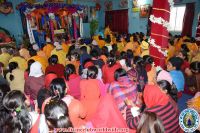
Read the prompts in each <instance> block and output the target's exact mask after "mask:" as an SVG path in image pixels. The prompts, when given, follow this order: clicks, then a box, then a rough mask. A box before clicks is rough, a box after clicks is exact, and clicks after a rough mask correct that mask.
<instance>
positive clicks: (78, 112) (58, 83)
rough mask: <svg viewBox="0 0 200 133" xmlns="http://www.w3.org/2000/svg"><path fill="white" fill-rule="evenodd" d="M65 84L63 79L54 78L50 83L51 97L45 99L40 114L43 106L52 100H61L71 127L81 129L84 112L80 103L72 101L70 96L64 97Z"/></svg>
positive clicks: (83, 123) (83, 122)
mask: <svg viewBox="0 0 200 133" xmlns="http://www.w3.org/2000/svg"><path fill="white" fill-rule="evenodd" d="M66 89H67V88H66V84H65V81H64V79H62V78H56V79H54V80H53V81H52V82H51V85H50V93H51V97H50V98H48V99H46V100H45V102H44V103H43V105H42V112H44V108H45V106H46V105H47V104H48V102H49V101H50V100H51V99H52V98H53V99H58V100H62V101H64V102H65V103H66V104H67V107H68V109H69V117H70V120H71V122H72V124H73V127H77V128H78V127H81V126H83V125H85V121H84V118H85V117H86V110H85V108H84V107H83V105H82V104H81V102H80V101H78V100H76V99H74V98H73V97H72V96H70V95H66V91H67V90H66Z"/></svg>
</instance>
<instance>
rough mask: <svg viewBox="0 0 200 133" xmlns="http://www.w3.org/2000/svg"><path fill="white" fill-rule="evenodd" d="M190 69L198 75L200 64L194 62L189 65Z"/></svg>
mask: <svg viewBox="0 0 200 133" xmlns="http://www.w3.org/2000/svg"><path fill="white" fill-rule="evenodd" d="M190 69H191V71H192V72H193V73H200V62H198V61H195V62H192V63H191V64H190Z"/></svg>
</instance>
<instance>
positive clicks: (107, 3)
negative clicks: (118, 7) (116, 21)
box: [104, 0, 113, 11]
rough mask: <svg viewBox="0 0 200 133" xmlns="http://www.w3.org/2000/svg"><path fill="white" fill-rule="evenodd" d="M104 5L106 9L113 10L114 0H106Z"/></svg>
mask: <svg viewBox="0 0 200 133" xmlns="http://www.w3.org/2000/svg"><path fill="white" fill-rule="evenodd" d="M104 6H105V10H106V11H111V10H112V6H113V3H112V1H108V0H107V1H105V3H104Z"/></svg>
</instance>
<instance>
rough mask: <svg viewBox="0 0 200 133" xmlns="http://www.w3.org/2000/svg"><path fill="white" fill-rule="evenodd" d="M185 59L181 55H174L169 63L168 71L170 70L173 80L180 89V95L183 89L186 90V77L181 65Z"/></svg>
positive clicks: (179, 95)
mask: <svg viewBox="0 0 200 133" xmlns="http://www.w3.org/2000/svg"><path fill="white" fill-rule="evenodd" d="M182 63H183V60H182V59H181V58H179V57H172V58H170V59H169V61H168V63H167V71H169V73H170V75H171V77H172V80H173V82H174V84H175V86H176V88H177V89H178V97H179V98H180V97H181V96H182V91H183V90H184V84H185V79H184V75H183V73H182V72H181V65H182Z"/></svg>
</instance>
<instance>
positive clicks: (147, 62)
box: [143, 55, 153, 64]
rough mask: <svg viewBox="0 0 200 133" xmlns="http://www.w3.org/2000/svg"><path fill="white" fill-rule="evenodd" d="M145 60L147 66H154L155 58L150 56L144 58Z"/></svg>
mask: <svg viewBox="0 0 200 133" xmlns="http://www.w3.org/2000/svg"><path fill="white" fill-rule="evenodd" d="M143 60H144V63H145V64H153V58H152V57H151V56H149V55H145V56H143Z"/></svg>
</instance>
